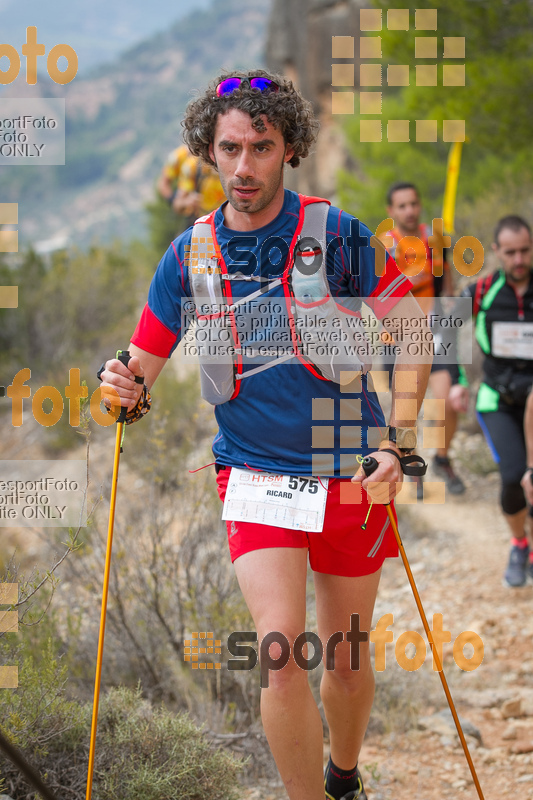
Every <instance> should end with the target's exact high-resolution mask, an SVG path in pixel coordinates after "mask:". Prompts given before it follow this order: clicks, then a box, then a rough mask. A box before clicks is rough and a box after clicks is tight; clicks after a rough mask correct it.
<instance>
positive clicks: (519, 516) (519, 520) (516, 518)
mask: <svg viewBox="0 0 533 800" xmlns="http://www.w3.org/2000/svg"><path fill="white" fill-rule="evenodd" d="M503 516H504V517H505V521H506V522H507V524H508V526H509V529H510V531H511V536H514V538H515V539H522V538H523V537H524V536H526V535H527V532H526V518H527V507H526V508H523V509H522V511H518V512H517V513H516V514H504V515H503Z"/></svg>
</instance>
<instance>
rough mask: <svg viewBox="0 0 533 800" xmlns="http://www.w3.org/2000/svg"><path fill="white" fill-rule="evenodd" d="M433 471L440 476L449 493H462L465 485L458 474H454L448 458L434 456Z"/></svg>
mask: <svg viewBox="0 0 533 800" xmlns="http://www.w3.org/2000/svg"><path fill="white" fill-rule="evenodd" d="M433 472H434V473H435V475H436V476H437V477H438V478H442V480H443V481H444V483H445V484H446V487H447V489H448V491H449V492H450V494H463V493H464V491H465V485H464V483H463V482H462V480H461V478H460V477H459V475H456V474H455V472H454V469H453V467H452V465H451V464H450V459H449V458H441V457H440V456H435V458H434V459H433Z"/></svg>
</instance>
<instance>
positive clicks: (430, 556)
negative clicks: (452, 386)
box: [247, 434, 533, 800]
mask: <svg viewBox="0 0 533 800" xmlns="http://www.w3.org/2000/svg"><path fill="white" fill-rule="evenodd" d="M462 445H466V447H467V448H470V449H471V451H472V458H470V459H469V463H470V465H471V466H473V467H474V468H475V469H477V468H478V467H479V463H478V462H479V459H481V461H483V460H484V459H485V457H486V453H484V452H483V447H484V445H483V444H482V443H481V437H479V438H478V437H472V436H470V437H466V434H459V437H458V440H457V443H456V447H460V446H462ZM480 450H481V455H480ZM461 474H462V475H463V477H464V478H465V483H466V484H467V491H466V493H465V494H464V495H462V496H460V497H452V496H447V497H446V502H445V503H444V504H435V505H433V504H426V503H417V504H416V505H410V506H404V507H403V508H402V509H401V510H400V520H401V528H400V531H401V534H402V539H403V542H404V545H405V550H406V553H407V556H408V559H409V561H410V564H411V567H412V571H413V574H414V577H415V580H416V583H417V586H418V590H419V592H420V595H421V599H422V603H423V606H424V608H425V611H426V614H427V617H428V619H429V622H430V626H431V623H432V618H433V614H434V613H440V614H442V615H443V628H444V629H445V630H448V631H450V632H451V644H449V645H444V671H445V674H446V676H447V680H448V683H449V685H450V689H451V692H452V696H453V699H454V701H455V705H456V708H457V711H458V713H459V715H460V718H461V720H462V722H463V727H464V731H465V733H466V734H467V742H468V746H469V750H470V753H471V756H472V759H473V762H474V766H475V769H476V772H477V775H478V778H479V782H480V785H481V789H482V791H483V795H484V797H485V800H496V798H497V800H507V799H509V800H510V798H513V799H514V798H517V797H519V798H524V800H527V798H533V617H532V616H531V604H532V600H533V587H531V586H526V587H524V588H521V589H514V590H511V589H508V588H506V587H504V586H503V585H502V574H503V571H504V569H505V564H506V560H507V555H508V535H507V532H506V529H505V526H504V523H503V520H502V518H501V515H500V512H499V507H498V494H499V478H498V474H497V473H494V472H492V473H490V474H488V475H481V474H479V472H474V471H471V470H469V469H467V467H466V466H463V467H462V469H461ZM428 477H430V476H428ZM389 612H390V613H392V614H393V615H394V624H393V626H392V631H393V633H394V642H393V643H392V644H390V645H387V664H386V668H385V671H383V672H381V673H378V674H377V686H378V689H377V695H376V704H375V710H374V718H373V721H372V723H371V726H370V729H369V732H368V734H367V738H366V740H365V744H364V746H363V750H362V753H361V759H360V763H361V765H362V767H363V770H362V772H363V778H364V780H365V786H366V789H367V792H368V796H369V800H412V798H413V797H416V798H418V799H419V800H437V799H439V800H440V798H443V797H450V798H451V797H453V798H455V797H464V798H465V800H466V798H477V797H478V792H477V790H476V787H475V785H474V783H473V780H472V777H471V774H470V770H469V768H468V764H467V760H466V758H465V755H464V752H463V749H462V747H461V745H460V742H459V737H458V736H457V733H456V729H455V726H454V723H453V720H452V719H451V715H450V713H449V711H448V710H447V703H446V698H445V695H444V692H443V689H442V687H441V683H440V680H439V676H438V674H437V673H436V672H433V670H432V667H431V656H430V654H429V647H428V655H427V657H426V660H425V662H424V663H423V664H422V666H421V667H420V669H419V670H417V671H416V672H406V671H405V670H402V669H401V667H400V666H399V665H398V664H397V663H396V662H395V658H394V645H395V643H396V641H397V638H398V636H399V635H400V634H401V633H402V632H404V631H409V630H413V631H418V632H420V633H421V634H423V628H422V625H421V622H420V617H419V614H418V610H417V608H416V605H415V602H414V599H413V595H412V592H411V589H410V586H409V583H408V580H407V577H406V574H405V570H404V567H403V564H402V562H401V559H394V560H389V561H388V562H386V565H385V568H384V570H383V578H382V583H381V587H380V592H379V596H378V602H377V605H376V611H375V615H374V625H375V623H376V621H377V620H379V618H380V617H381V616H382V615H383V614H386V613H389ZM468 630H470V631H474V632H475V633H477V634H478V635H479V636H480V637H481V639H482V641H483V645H484V658H483V662H482V663H481V664H480V666H479V667H478V668H477V669H475V670H472V671H463V670H461V669H459V668H458V666H457V665H456V663H455V661H454V658H453V652H452V645H453V642H454V641H455V639H456V637H457V636H458V635H459V634H460V633H462V632H463V631H468ZM472 652H473V649H472V646H471V645H466V646H465V648H464V654H465V656H466V657H470V656H471V655H472ZM407 654H408V655H412V652H411V653H410V652H409V650H407ZM325 752H326V753H327V742H326V747H325ZM281 798H286V793H285V792H284V790H283V788H282V787H281V786H280V784H279V783H277V782H276V780H275V779H271V780H270V781H268V782H265V783H264V785H262V786H261V787H260V788H255V789H252V790H249V792H248V794H247V800H281Z"/></svg>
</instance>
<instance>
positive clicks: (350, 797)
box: [324, 767, 368, 800]
mask: <svg viewBox="0 0 533 800" xmlns="http://www.w3.org/2000/svg"><path fill="white" fill-rule="evenodd" d="M356 776H357V788H356V789H352V790H351V791H350V792H348V793H347V794H343V796H342V797H341V798H339V800H368V798H367V796H366V792H365V787H364V786H363V779H362V777H361V773H360V772H359V767H358V768H357V772H356ZM324 791H325V792H326V781H325V780H324ZM326 800H336V798H335V797H333V795H332V794H329V792H326Z"/></svg>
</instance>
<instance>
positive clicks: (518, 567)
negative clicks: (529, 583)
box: [503, 544, 531, 589]
mask: <svg viewBox="0 0 533 800" xmlns="http://www.w3.org/2000/svg"><path fill="white" fill-rule="evenodd" d="M528 568H529V572H530V574H531V564H530V563H529V547H518V545H516V544H514V545H513V546H512V547H511V552H510V553H509V563H508V564H507V569H506V570H505V574H504V576H503V582H504V585H505V586H509V587H510V588H511V589H516V588H517V587H518V586H525V583H526V580H527V573H528Z"/></svg>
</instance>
